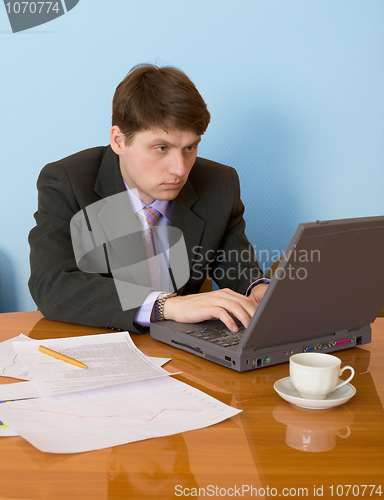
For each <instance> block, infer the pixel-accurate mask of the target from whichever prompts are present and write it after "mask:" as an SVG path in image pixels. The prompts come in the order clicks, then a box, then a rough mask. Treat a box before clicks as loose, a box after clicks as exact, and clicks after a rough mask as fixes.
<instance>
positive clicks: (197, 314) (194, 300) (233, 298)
mask: <svg viewBox="0 0 384 500" xmlns="http://www.w3.org/2000/svg"><path fill="white" fill-rule="evenodd" d="M259 287H260V288H262V287H263V288H262V289H261V290H260V291H258V293H256V290H255V289H256V288H257V289H258V288H259ZM266 287H267V285H262V284H260V285H257V286H256V287H254V289H252V292H251V295H250V296H249V297H245V296H244V295H241V294H240V293H237V292H234V291H233V290H230V289H229V288H224V289H223V290H215V291H214V292H207V293H198V294H195V295H185V296H181V297H171V298H169V299H167V300H166V302H165V304H164V319H172V320H174V321H178V322H181V323H199V322H200V321H204V320H209V319H219V320H221V321H222V322H223V323H224V324H225V325H226V326H227V328H229V329H230V330H231V331H233V332H237V331H238V327H237V325H236V323H235V320H234V319H233V317H232V316H231V315H233V316H234V317H235V318H237V319H238V320H240V321H241V323H242V324H243V325H244V326H245V327H247V326H248V324H249V322H250V320H251V317H252V316H253V315H254V313H255V310H256V307H257V305H258V303H259V301H260V299H261V297H262V295H263V294H264V292H265V289H266ZM254 290H255V291H254Z"/></svg>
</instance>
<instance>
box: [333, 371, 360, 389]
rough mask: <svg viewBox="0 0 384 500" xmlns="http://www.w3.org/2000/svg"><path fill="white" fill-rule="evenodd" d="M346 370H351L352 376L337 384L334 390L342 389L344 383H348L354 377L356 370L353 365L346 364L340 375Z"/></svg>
mask: <svg viewBox="0 0 384 500" xmlns="http://www.w3.org/2000/svg"><path fill="white" fill-rule="evenodd" d="M344 370H351V374H350V376H349V377H348V378H347V380H343V381H342V382H340V383H339V384H337V386H336V387H335V388H334V391H336V390H337V389H340V387H343V385H346V384H348V382H349V381H350V380H352V379H353V377H354V375H355V370H354V369H353V368H352V366H349V365H348V366H344V367H343V368H342V369H341V370H340V375H341V374H342V373H343V371H344Z"/></svg>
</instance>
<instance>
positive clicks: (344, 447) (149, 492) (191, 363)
mask: <svg viewBox="0 0 384 500" xmlns="http://www.w3.org/2000/svg"><path fill="white" fill-rule="evenodd" d="M106 331H107V330H104V329H97V328H88V327H82V326H78V325H71V324H66V323H59V322H52V321H48V320H46V319H44V318H43V317H42V315H41V314H40V313H39V312H27V313H11V314H1V315H0V341H2V340H6V339H8V338H11V337H15V336H17V335H19V334H20V333H24V334H25V335H29V336H30V337H31V338H34V339H45V338H56V337H65V336H76V335H87V334H93V333H105V332H106ZM133 339H134V341H135V343H136V344H137V345H138V346H139V348H140V349H141V350H142V351H143V352H144V353H145V354H147V355H151V356H160V357H172V358H173V360H172V361H171V364H170V366H171V367H172V368H173V369H175V371H176V370H182V371H183V374H182V375H179V376H178V378H179V379H180V380H182V381H185V382H187V383H188V384H190V385H192V386H194V387H197V388H198V389H201V390H202V391H204V392H206V393H208V394H210V395H212V396H214V397H216V398H218V399H220V400H221V401H223V402H225V403H228V404H230V405H233V406H235V407H238V408H241V409H243V412H242V413H240V414H239V415H237V416H236V417H235V418H233V419H230V420H227V421H225V422H222V423H220V424H217V425H214V426H212V427H209V428H206V429H201V430H197V431H192V432H187V433H184V434H178V435H176V436H172V437H169V438H157V439H151V440H147V441H142V442H138V443H131V444H127V445H123V446H118V447H115V448H109V449H105V450H100V451H94V452H89V453H81V454H73V455H52V454H48V453H42V452H40V451H38V450H37V449H35V448H34V447H33V446H32V445H30V444H29V443H28V442H26V441H25V440H23V439H22V438H20V437H8V438H0V467H1V468H0V471H1V472H0V497H1V498H12V499H28V500H32V499H47V500H48V499H49V500H60V499H65V500H76V499H92V500H98V499H115V498H116V499H117V498H119V499H125V498H132V499H136V498H148V499H151V498H156V499H162V498H164V499H171V498H186V497H188V498H197V496H196V491H197V490H193V488H197V489H198V488H205V489H206V490H205V498H232V497H235V498H236V497H237V498H255V497H256V493H257V497H258V498H260V497H263V493H265V495H264V496H265V498H269V497H272V496H281V497H284V496H286V497H288V498H289V497H299V498H315V497H316V496H321V497H322V498H335V497H336V498H337V497H339V498H347V497H349V498H373V499H375V498H376V499H380V495H379V494H377V493H375V490H374V491H373V493H372V495H371V492H372V487H371V486H368V487H367V488H366V489H365V491H364V486H362V485H376V487H377V486H379V485H381V492H382V496H383V497H384V411H383V405H384V318H380V319H377V320H376V322H375V324H374V325H373V341H372V343H371V344H369V345H366V346H363V347H361V348H352V349H348V350H345V351H343V352H341V353H338V355H339V357H340V358H341V359H342V361H343V364H351V365H352V366H354V368H355V370H356V376H355V378H354V379H353V381H352V382H353V385H354V386H355V387H356V389H357V394H356V396H355V397H354V398H352V399H351V400H350V401H349V402H348V403H347V404H346V405H344V406H341V407H338V408H335V409H332V410H321V411H308V410H301V409H298V408H295V407H293V406H291V405H290V404H289V403H287V402H285V401H283V400H282V399H281V398H280V397H279V396H278V395H277V394H276V393H275V391H274V390H273V384H274V382H275V381H276V380H278V379H280V378H282V377H285V376H287V375H288V364H287V363H285V364H282V365H278V366H271V367H268V368H262V369H259V370H256V371H251V372H247V373H242V374H239V373H235V372H232V371H230V370H228V369H227V368H224V367H220V366H217V365H215V364H213V363H211V362H209V361H205V360H202V359H200V358H198V357H196V356H193V355H192V354H189V353H184V352H182V351H179V350H176V349H173V348H171V347H168V346H166V345H164V344H161V343H158V342H156V341H153V340H152V339H151V338H150V336H149V335H143V336H138V335H133ZM0 382H3V383H6V382H14V380H13V379H4V378H3V377H2V378H1V380H0ZM100 432H102V429H100ZM304 449H307V450H311V451H303V450H304ZM339 485H340V486H339ZM344 485H352V486H353V485H355V488H354V490H352V488H351V489H350V490H349V492H348V486H344ZM176 487H177V488H176ZM235 487H236V488H237V490H236V489H231V488H235ZM251 487H253V488H254V490H253V491H251V490H250V488H251ZM247 488H249V491H248V492H247V491H246V489H247ZM332 488H333V490H332ZM256 490H257V491H256ZM332 491H333V496H332ZM314 492H315V493H316V495H315V494H314ZM251 493H252V496H251ZM347 493H348V494H347ZM363 493H364V494H363ZM241 495H242V496H241ZM200 498H204V496H203V492H202V491H201V495H200Z"/></svg>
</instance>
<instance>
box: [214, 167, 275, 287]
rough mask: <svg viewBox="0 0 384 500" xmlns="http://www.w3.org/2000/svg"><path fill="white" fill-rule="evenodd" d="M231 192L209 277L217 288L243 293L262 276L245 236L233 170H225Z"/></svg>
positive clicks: (242, 215) (241, 209)
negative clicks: (229, 206)
mask: <svg viewBox="0 0 384 500" xmlns="http://www.w3.org/2000/svg"><path fill="white" fill-rule="evenodd" d="M229 171H230V173H231V177H232V182H231V192H230V193H229V194H228V197H227V199H226V201H227V203H228V204H229V203H231V206H232V211H231V213H230V216H229V218H228V222H227V227H226V229H225V232H224V234H223V236H222V240H221V243H220V246H219V248H218V251H217V254H216V257H215V259H214V261H213V262H212V264H211V276H212V278H213V279H214V281H215V282H216V283H217V284H218V286H219V287H220V288H231V289H232V290H235V291H236V292H239V293H241V294H244V293H245V292H246V291H247V289H248V287H249V286H250V285H251V284H252V283H253V282H254V281H256V280H257V279H260V278H265V275H264V273H263V272H262V270H261V269H260V266H259V264H258V262H257V259H256V255H255V251H254V248H253V247H252V245H251V243H250V242H249V241H248V239H247V237H246V235H245V220H244V205H243V203H242V201H241V198H240V182H239V177H238V175H237V172H236V171H235V170H234V169H233V168H230V169H229Z"/></svg>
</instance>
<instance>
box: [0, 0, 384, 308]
mask: <svg viewBox="0 0 384 500" xmlns="http://www.w3.org/2000/svg"><path fill="white" fill-rule="evenodd" d="M383 21H384V2H383V1H382V0H369V1H367V0H237V1H236V2H234V1H232V0H231V1H229V0H156V1H155V0H140V1H138V0H135V1H133V0H114V1H113V2H112V1H110V0H109V1H107V0H104V1H102V0H98V1H95V0H80V2H79V3H78V5H77V6H76V7H75V8H73V9H72V10H71V11H70V12H68V13H67V14H65V15H63V16H62V17H60V18H57V19H55V20H53V21H51V22H49V23H48V24H44V25H41V26H38V27H36V28H33V29H30V30H28V31H23V32H20V33H12V31H11V29H10V24H9V21H8V17H7V14H6V11H5V8H4V7H3V5H2V2H1V4H0V68H1V69H0V143H1V161H0V168H1V182H0V200H1V207H2V210H1V212H0V311H1V312H6V311H17V310H33V309H35V305H34V303H33V301H32V299H31V297H30V295H29V291H28V287H27V281H28V277H29V260H28V255H29V248H28V243H27V236H28V232H29V230H30V229H31V228H32V226H33V225H34V220H33V213H34V211H35V210H36V206H37V192H36V186H35V185H36V179H37V176H38V173H39V171H40V170H41V168H42V167H43V166H44V165H45V164H46V163H48V162H50V161H53V160H56V159H59V158H61V157H63V156H66V155H69V154H71V153H73V152H76V151H78V150H80V149H84V148H87V147H92V146H96V145H100V144H106V143H108V139H109V127H110V106H111V99H112V95H113V92H114V90H115V87H116V86H117V84H118V83H119V82H120V81H121V80H122V79H123V78H124V76H125V75H126V73H127V72H128V71H129V69H130V68H131V67H132V66H134V65H135V64H138V63H140V62H150V63H155V64H159V65H174V66H177V67H179V68H181V69H183V70H184V71H185V72H186V73H187V74H188V75H189V77H190V78H191V79H192V80H193V81H194V82H195V84H196V86H197V88H198V89H199V90H200V92H201V94H202V95H203V97H204V98H205V100H206V102H207V104H208V107H209V110H210V111H211V114H212V122H211V125H210V126H209V129H208V131H207V133H206V135H205V136H204V139H203V142H202V144H201V146H200V150H199V154H200V156H205V157H208V158H210V159H213V160H216V161H219V162H222V163H226V164H229V165H232V166H234V167H235V168H236V169H237V170H238V172H239V175H240V179H241V185H242V192H243V200H244V202H245V205H246V220H247V234H248V237H249V239H250V240H251V242H252V244H254V245H256V250H257V251H260V250H263V249H264V250H268V252H269V256H267V254H266V253H264V254H262V259H261V260H262V264H265V266H266V267H269V265H270V264H271V262H270V260H271V256H272V252H273V251H275V252H277V251H280V252H282V251H283V249H284V248H285V246H286V245H287V243H288V241H289V239H290V237H291V235H292V233H293V231H294V229H295V227H296V225H297V224H298V223H299V222H304V221H311V220H316V219H328V218H344V217H355V216H368V215H379V214H382V213H383V212H384V201H383V185H384V168H383V161H384V160H383V158H384V29H383Z"/></svg>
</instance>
